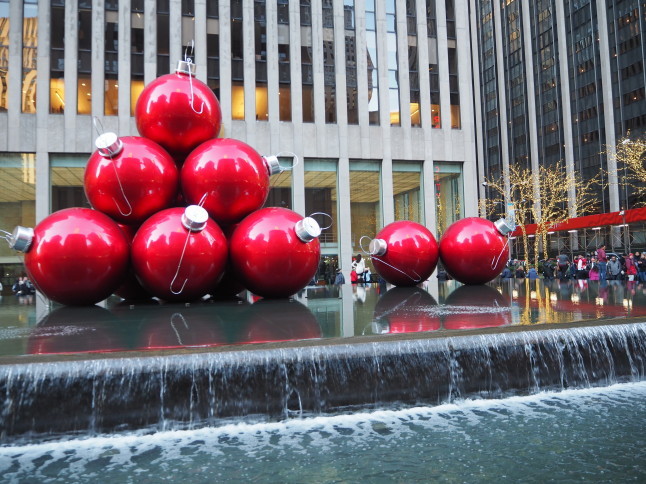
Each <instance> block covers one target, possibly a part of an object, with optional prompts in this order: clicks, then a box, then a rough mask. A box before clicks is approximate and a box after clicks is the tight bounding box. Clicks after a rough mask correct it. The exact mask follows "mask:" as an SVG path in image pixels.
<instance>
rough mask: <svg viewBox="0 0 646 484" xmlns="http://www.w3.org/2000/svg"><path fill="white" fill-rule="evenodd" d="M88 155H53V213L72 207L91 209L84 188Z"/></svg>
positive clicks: (51, 160)
mask: <svg viewBox="0 0 646 484" xmlns="http://www.w3.org/2000/svg"><path fill="white" fill-rule="evenodd" d="M89 157H90V155H89V154H87V155H74V154H65V155H54V154H53V155H51V157H50V162H51V163H50V164H51V185H52V200H51V207H52V212H57V211H58V210H62V209H64V208H70V207H88V208H89V207H90V203H89V202H88V200H87V198H86V197H85V191H84V188H83V175H84V173H85V165H86V164H87V160H88V158H89Z"/></svg>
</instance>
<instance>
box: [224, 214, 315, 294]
mask: <svg viewBox="0 0 646 484" xmlns="http://www.w3.org/2000/svg"><path fill="white" fill-rule="evenodd" d="M320 233H321V228H320V227H319V225H318V223H317V222H316V221H315V220H314V219H313V218H311V217H305V218H303V217H302V216H300V215H299V214H297V213H296V212H293V211H291V210H289V209H286V208H263V209H261V210H258V211H256V212H254V213H252V214H251V215H249V216H247V217H246V218H245V219H244V220H243V221H242V222H240V224H239V225H238V227H237V228H236V229H235V231H234V232H233V236H232V237H231V248H230V258H231V263H232V264H233V267H234V270H235V273H236V276H237V277H238V278H239V280H240V281H241V282H242V284H243V285H244V286H245V287H246V288H247V289H249V290H250V291H251V292H253V293H254V294H257V295H259V296H262V297H267V298H282V297H289V296H291V295H292V294H294V293H296V292H298V291H299V290H301V289H302V288H304V287H305V286H306V285H307V284H308V283H309V282H310V281H311V280H312V277H314V274H316V270H317V268H318V264H319V259H320V257H321V244H320V243H319V240H318V238H317V237H318V236H319V235H320Z"/></svg>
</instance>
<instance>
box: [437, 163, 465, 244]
mask: <svg viewBox="0 0 646 484" xmlns="http://www.w3.org/2000/svg"><path fill="white" fill-rule="evenodd" d="M434 182H435V216H436V223H437V227H436V228H437V235H438V236H441V235H442V234H443V233H444V231H445V230H446V229H447V227H448V226H449V225H451V224H452V223H453V222H455V221H456V220H459V219H461V218H463V217H464V204H463V200H464V193H463V185H464V182H463V179H462V164H458V163H443V162H435V164H434Z"/></svg>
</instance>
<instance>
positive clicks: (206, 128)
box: [135, 61, 222, 164]
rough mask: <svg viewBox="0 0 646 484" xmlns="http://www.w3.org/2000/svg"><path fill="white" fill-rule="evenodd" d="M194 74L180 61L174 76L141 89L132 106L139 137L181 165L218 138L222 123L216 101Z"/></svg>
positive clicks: (185, 63)
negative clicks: (185, 159)
mask: <svg viewBox="0 0 646 484" xmlns="http://www.w3.org/2000/svg"><path fill="white" fill-rule="evenodd" d="M194 71H195V65H194V64H191V63H190V62H184V61H180V62H179V65H178V67H177V69H176V71H175V73H173V74H166V75H164V76H161V77H158V78H157V79H155V80H154V81H152V82H151V83H150V84H148V85H147V86H146V87H145V88H144V90H143V91H142V92H141V94H140V95H139V99H137V105H136V107H135V121H136V123H137V129H138V130H139V134H141V136H145V137H146V138H150V139H151V140H153V141H155V142H157V143H159V144H160V145H161V146H162V147H164V148H165V149H166V150H167V151H168V152H169V153H170V154H171V155H172V156H173V158H175V161H176V162H178V163H180V164H181V163H182V162H183V161H184V158H186V156H187V155H188V154H189V153H190V152H191V151H192V150H193V149H195V148H196V147H197V146H199V145H200V144H202V143H204V142H205V141H207V140H209V139H212V138H215V137H216V136H218V134H219V133H220V126H221V124H222V112H221V111H220V103H219V102H218V99H217V98H216V97H215V94H213V91H212V90H211V88H209V86H207V85H206V84H204V83H203V82H202V81H199V80H198V79H196V78H195V77H194V76H195V72H194Z"/></svg>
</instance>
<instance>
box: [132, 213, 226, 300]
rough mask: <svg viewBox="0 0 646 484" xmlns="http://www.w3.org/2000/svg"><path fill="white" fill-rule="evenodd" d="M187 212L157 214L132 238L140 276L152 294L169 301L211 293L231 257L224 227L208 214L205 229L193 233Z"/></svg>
mask: <svg viewBox="0 0 646 484" xmlns="http://www.w3.org/2000/svg"><path fill="white" fill-rule="evenodd" d="M192 207H195V206H192ZM192 207H188V208H187V209H186V210H188V209H191V208H192ZM183 215H185V209H183V208H169V209H167V210H162V211H161V212H158V213H156V214H155V215H153V216H152V217H150V218H149V219H148V220H146V222H144V224H143V225H142V226H141V227H140V228H139V230H138V231H137V234H136V235H135V238H134V240H133V241H132V263H133V265H134V268H135V272H136V273H137V277H138V278H139V280H140V281H141V283H142V285H143V286H144V287H145V288H146V289H147V290H148V291H149V292H150V293H151V294H153V295H154V296H157V297H159V298H161V299H164V300H167V301H185V302H186V301H193V300H195V299H199V298H200V297H202V296H204V295H205V294H207V293H208V292H209V290H210V289H211V288H212V287H213V286H215V284H216V282H217V281H218V279H219V278H220V277H221V275H222V272H223V271H224V266H225V263H226V259H227V242H226V239H225V237H224V234H223V233H222V230H220V227H218V225H217V224H216V223H215V222H214V221H213V220H211V219H209V218H208V217H206V213H205V222H204V226H203V228H202V229H200V230H199V231H195V232H191V233H190V234H189V230H188V229H187V228H186V227H185V226H184V225H183V222H182V220H183ZM187 236H188V241H187ZM185 246H186V250H184V247H185ZM183 250H184V254H183V257H182V251H183ZM178 266H179V272H178ZM171 286H172V287H171Z"/></svg>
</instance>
